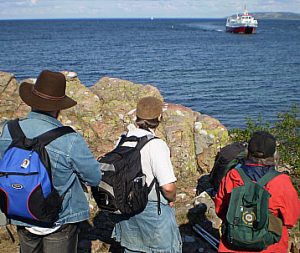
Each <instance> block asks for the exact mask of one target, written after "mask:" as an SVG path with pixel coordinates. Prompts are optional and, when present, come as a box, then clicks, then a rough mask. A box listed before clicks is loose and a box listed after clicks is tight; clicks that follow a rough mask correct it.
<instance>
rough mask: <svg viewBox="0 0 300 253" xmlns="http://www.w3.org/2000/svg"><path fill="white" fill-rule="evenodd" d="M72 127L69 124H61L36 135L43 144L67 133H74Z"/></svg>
mask: <svg viewBox="0 0 300 253" xmlns="http://www.w3.org/2000/svg"><path fill="white" fill-rule="evenodd" d="M74 132H75V131H74V129H73V128H72V127H69V126H62V127H57V128H54V129H52V130H50V131H48V132H46V133H43V134H41V135H39V136H38V139H39V143H40V144H41V145H43V146H46V145H48V144H49V143H50V142H51V141H53V140H55V139H57V138H58V137H60V136H63V135H65V134H68V133H74Z"/></svg>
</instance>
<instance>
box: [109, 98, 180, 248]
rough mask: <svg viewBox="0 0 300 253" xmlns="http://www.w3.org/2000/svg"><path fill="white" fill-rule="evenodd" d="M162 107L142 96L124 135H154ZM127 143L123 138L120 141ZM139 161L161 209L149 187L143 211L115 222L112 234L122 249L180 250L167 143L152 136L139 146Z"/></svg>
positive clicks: (154, 99)
mask: <svg viewBox="0 0 300 253" xmlns="http://www.w3.org/2000/svg"><path fill="white" fill-rule="evenodd" d="M162 107H163V104H162V102H161V101H160V100H159V99H157V98H155V97H144V98H142V99H141V100H140V101H139V102H138V104H137V108H136V116H137V119H136V126H135V127H133V128H131V129H130V130H129V131H128V132H127V136H128V137H130V136H136V137H143V136H147V135H150V136H155V130H156V129H157V127H158V125H159V123H160V119H161V114H162ZM130 144H131V143H128V144H127V143H126V142H125V143H124V144H123V145H130ZM141 161H142V170H143V173H144V174H145V175H146V182H147V184H148V185H150V184H151V182H152V180H153V179H154V178H156V180H157V182H158V185H159V189H160V199H161V200H160V210H161V213H159V212H158V205H157V201H158V196H157V193H156V190H155V187H153V188H152V190H151V191H150V193H149V196H148V204H147V206H146V208H145V209H144V211H143V212H141V213H139V214H137V215H135V216H132V217H130V218H128V217H127V218H126V219H124V220H122V221H120V222H119V223H117V224H116V225H115V228H114V231H113V235H112V236H113V237H114V238H115V239H116V240H117V241H118V242H120V243H121V245H122V246H123V247H124V248H125V251H124V252H125V253H130V252H136V253H138V252H147V253H155V252H170V253H171V252H173V253H180V252H182V249H181V237H180V233H179V229H178V226H177V224H176V219H175V211H174V208H173V206H174V201H175V198H176V185H175V182H176V177H175V175H174V171H173V167H172V164H171V160H170V150H169V148H168V146H167V144H166V143H165V142H164V141H163V140H161V139H159V138H155V139H152V140H151V141H149V142H148V143H147V144H146V145H145V146H144V147H143V148H142V150H141Z"/></svg>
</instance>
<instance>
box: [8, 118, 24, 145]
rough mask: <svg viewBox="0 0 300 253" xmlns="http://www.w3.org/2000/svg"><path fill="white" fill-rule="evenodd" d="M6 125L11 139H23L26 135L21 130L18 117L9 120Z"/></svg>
mask: <svg viewBox="0 0 300 253" xmlns="http://www.w3.org/2000/svg"><path fill="white" fill-rule="evenodd" d="M7 125H8V131H9V133H10V136H11V138H12V139H13V141H16V140H19V139H22V140H23V139H25V138H26V136H25V134H24V132H23V130H22V129H21V127H20V124H19V119H14V120H10V121H8V123H7Z"/></svg>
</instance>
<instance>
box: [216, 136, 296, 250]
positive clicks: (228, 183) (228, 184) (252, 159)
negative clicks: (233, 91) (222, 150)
mask: <svg viewBox="0 0 300 253" xmlns="http://www.w3.org/2000/svg"><path fill="white" fill-rule="evenodd" d="M276 156H277V155H276V140H275V138H274V136H273V135H271V134H270V133H268V132H265V131H258V132H255V133H253V135H252V137H251V139H250V141H249V143H248V157H247V159H246V160H245V161H244V162H243V163H242V165H241V167H240V168H241V169H242V170H243V172H244V173H245V174H246V175H247V176H248V177H249V178H250V179H251V180H252V181H254V182H257V181H258V180H259V179H261V178H262V177H263V176H264V175H266V174H267V173H268V172H270V171H271V170H274V169H275V163H276ZM242 185H244V182H243V179H242V177H241V175H240V174H239V172H238V171H237V170H236V169H235V168H234V169H232V170H230V171H229V172H228V173H227V175H226V176H225V177H224V178H223V180H222V181H221V184H220V187H219V190H218V193H217V195H216V197H215V205H216V213H217V215H218V216H219V217H220V218H221V219H222V220H223V221H224V220H225V219H226V212H227V210H228V205H229V200H230V195H231V193H232V190H233V189H234V188H236V187H239V186H242ZM264 187H265V189H266V190H267V191H268V192H269V193H270V194H271V197H270V198H269V211H270V212H271V213H272V214H273V215H274V216H276V217H279V218H280V219H281V220H282V229H281V231H282V235H281V239H280V240H279V242H277V243H274V244H271V245H270V246H268V247H267V248H266V249H265V250H262V251H259V252H264V253H274V252H276V253H286V252H287V251H288V228H292V227H293V226H294V225H295V224H296V222H297V220H298V218H299V215H300V202H299V198H298V194H297V191H296V190H295V188H294V187H293V184H292V182H291V180H290V178H289V176H288V175H286V174H280V175H278V176H276V177H274V178H273V179H271V181H269V182H268V183H267V184H266V185H265V186H264ZM280 228H281V226H280ZM219 252H247V251H246V250H245V251H243V250H242V249H241V250H234V249H232V248H230V245H229V244H228V243H227V241H226V238H225V237H222V238H221V242H220V246H219ZM251 252H253V251H251Z"/></svg>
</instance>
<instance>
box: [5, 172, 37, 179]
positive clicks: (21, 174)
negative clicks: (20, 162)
mask: <svg viewBox="0 0 300 253" xmlns="http://www.w3.org/2000/svg"><path fill="white" fill-rule="evenodd" d="M36 174H39V173H38V172H30V173H20V172H2V171H0V177H6V178H8V176H32V175H36Z"/></svg>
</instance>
